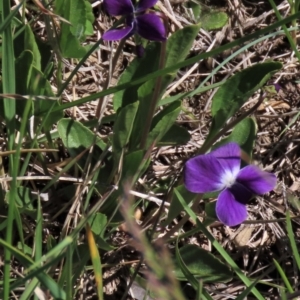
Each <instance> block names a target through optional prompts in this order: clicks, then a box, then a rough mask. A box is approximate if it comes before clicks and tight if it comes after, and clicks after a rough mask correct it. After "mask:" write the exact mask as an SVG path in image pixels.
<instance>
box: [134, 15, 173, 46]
mask: <svg viewBox="0 0 300 300" xmlns="http://www.w3.org/2000/svg"><path fill="white" fill-rule="evenodd" d="M136 24H137V33H138V34H139V35H140V36H141V37H142V38H144V39H147V40H149V41H158V42H163V41H165V40H166V39H167V38H166V35H167V33H166V28H165V25H164V23H163V22H162V20H161V18H160V17H158V16H157V15H155V14H144V15H140V16H137V17H136Z"/></svg>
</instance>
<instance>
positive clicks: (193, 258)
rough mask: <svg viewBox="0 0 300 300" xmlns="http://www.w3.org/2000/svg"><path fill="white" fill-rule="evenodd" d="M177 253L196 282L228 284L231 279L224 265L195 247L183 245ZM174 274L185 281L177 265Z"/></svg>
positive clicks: (206, 252) (229, 272)
mask: <svg viewBox="0 0 300 300" xmlns="http://www.w3.org/2000/svg"><path fill="white" fill-rule="evenodd" d="M179 253H180V256H181V258H182V260H183V262H184V263H185V265H186V267H187V268H188V270H189V272H190V273H191V274H192V275H193V276H194V277H195V278H197V279H198V280H200V279H201V280H203V282H228V281H230V280H231V279H232V272H231V270H230V269H229V268H228V267H227V266H226V265H225V264H224V263H222V262H221V261H220V260H219V259H217V258H216V257H214V256H213V255H212V254H211V253H210V252H208V251H206V250H204V249H202V248H200V247H198V246H196V245H185V246H183V247H182V248H180V249H179ZM175 274H176V277H177V278H178V279H179V280H186V278H185V276H184V274H183V273H182V271H181V269H180V268H179V267H178V263H177V264H176V267H175Z"/></svg>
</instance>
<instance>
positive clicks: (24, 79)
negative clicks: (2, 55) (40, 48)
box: [15, 50, 33, 114]
mask: <svg viewBox="0 0 300 300" xmlns="http://www.w3.org/2000/svg"><path fill="white" fill-rule="evenodd" d="M32 63H33V53H32V52H31V51H29V50H25V51H23V52H22V53H21V55H20V56H19V57H18V58H17V59H16V63H15V69H16V93H17V94H20V95H27V94H28V90H29V85H30V81H31V71H32ZM22 102H24V100H22ZM18 104H21V105H22V103H21V101H18ZM18 106H19V105H17V111H18V114H20V113H22V112H23V111H24V107H25V105H24V103H23V105H22V106H23V108H22V110H20V111H19V110H18Z"/></svg>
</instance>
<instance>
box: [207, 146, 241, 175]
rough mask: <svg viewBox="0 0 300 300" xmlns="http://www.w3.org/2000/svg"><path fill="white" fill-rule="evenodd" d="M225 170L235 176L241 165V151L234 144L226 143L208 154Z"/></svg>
mask: <svg viewBox="0 0 300 300" xmlns="http://www.w3.org/2000/svg"><path fill="white" fill-rule="evenodd" d="M210 154H211V155H213V156H215V157H216V158H217V159H218V160H219V162H220V164H221V165H222V166H223V168H224V169H225V170H230V172H231V173H232V174H234V175H235V176H237V174H238V172H239V170H240V165H241V149H240V146H239V145H238V144H236V143H228V144H225V145H223V146H220V147H219V148H217V149H215V150H213V151H211V152H210Z"/></svg>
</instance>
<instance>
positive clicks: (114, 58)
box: [96, 39, 126, 119]
mask: <svg viewBox="0 0 300 300" xmlns="http://www.w3.org/2000/svg"><path fill="white" fill-rule="evenodd" d="M125 41H126V39H122V40H121V41H120V43H119V46H118V47H117V50H116V53H115V55H114V57H113V58H112V63H111V68H110V70H109V74H108V76H107V78H106V81H105V83H104V85H103V90H106V89H107V88H108V86H109V83H110V79H111V77H112V75H113V74H114V71H115V68H116V65H117V62H118V59H119V57H120V54H121V51H122V49H123V47H124V45H125ZM104 98H105V96H104V97H101V98H100V99H99V101H98V105H97V109H96V118H97V119H99V118H100V116H101V112H102V108H103V103H104Z"/></svg>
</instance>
